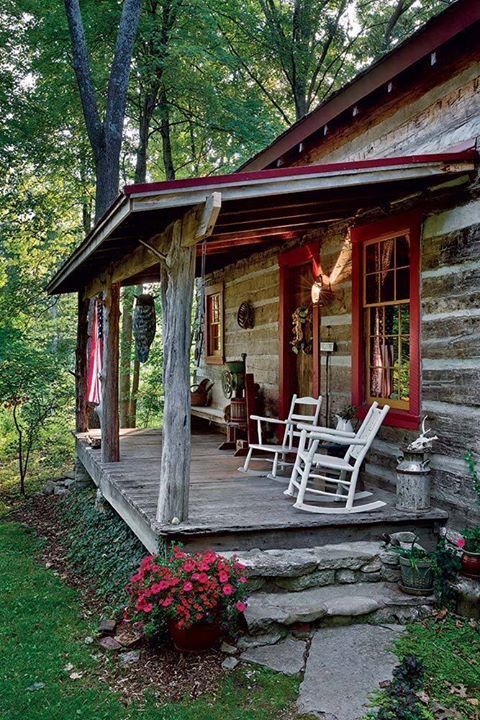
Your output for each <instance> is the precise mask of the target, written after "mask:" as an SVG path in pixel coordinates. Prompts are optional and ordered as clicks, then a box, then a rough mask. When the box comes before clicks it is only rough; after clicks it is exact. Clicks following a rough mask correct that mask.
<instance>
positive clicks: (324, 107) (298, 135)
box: [240, 0, 480, 171]
mask: <svg viewBox="0 0 480 720" xmlns="http://www.w3.org/2000/svg"><path fill="white" fill-rule="evenodd" d="M479 20H480V2H479V0H458V1H457V2H456V3H454V4H453V5H451V6H450V7H448V8H447V9H446V10H444V11H443V12H442V13H441V14H440V15H437V16H436V17H434V18H432V20H430V21H429V22H428V23H427V24H426V25H425V26H424V27H423V28H421V29H420V30H418V31H417V32H416V33H415V34H414V35H412V36H411V37H410V38H408V39H407V40H405V42H403V43H402V44H401V45H399V46H398V47H396V48H393V50H391V51H390V52H389V53H388V54H387V55H385V56H384V57H383V58H381V59H380V60H379V61H378V62H376V63H375V64H374V65H372V66H370V67H369V68H366V69H365V70H364V71H363V72H361V73H360V74H359V75H357V77H355V78H353V80H352V81H351V82H349V83H347V85H345V86H344V87H343V88H340V89H339V90H338V91H337V92H335V93H334V94H333V95H332V96H331V97H330V98H329V99H327V100H325V102H323V103H322V104H321V105H320V106H319V107H317V108H316V109H315V110H312V112H311V113H309V114H308V115H306V116H305V117H304V118H302V119H301V120H299V121H298V122H297V123H295V124H294V125H292V126H291V127H290V128H288V129H287V130H285V132H284V133H282V134H281V135H280V136H279V137H278V138H276V139H275V140H274V141H273V142H272V143H271V144H270V145H268V146H267V147H266V148H265V149H264V150H261V151H260V152H259V153H257V155H254V156H253V158H251V159H250V160H247V162H245V163H244V164H243V165H242V166H241V167H240V171H242V170H244V169H251V170H260V169H262V168H265V167H268V165H270V164H271V163H272V162H274V161H275V160H278V158H279V157H281V156H282V155H284V154H285V153H287V152H288V151H290V150H291V149H292V148H294V147H295V146H296V145H298V144H299V143H301V142H303V141H304V140H305V139H306V138H308V137H309V136H310V135H312V134H313V133H315V132H317V131H318V130H319V129H320V128H321V127H323V126H324V125H327V124H328V123H329V122H331V121H332V120H333V119H334V118H336V117H337V116H338V115H340V114H341V113H342V112H345V110H348V108H350V107H352V105H355V104H356V103H359V102H360V101H361V100H362V99H363V98H364V97H366V96H367V95H370V93H372V92H373V91H374V90H377V89H378V88H379V87H381V86H382V85H384V84H386V83H388V82H389V81H391V80H393V78H395V77H396V76H398V75H400V73H402V72H404V71H405V70H407V69H408V68H409V67H411V66H412V65H414V64H415V63H416V62H418V61H419V60H421V59H422V58H423V57H425V56H426V55H428V54H429V53H431V52H433V51H434V50H437V49H438V48H439V47H441V45H443V44H444V43H446V42H448V41H449V40H451V39H452V38H454V37H455V36H456V35H458V34H459V33H460V32H462V31H463V30H466V29H467V28H469V27H470V26H471V25H473V24H474V23H475V22H478V21H479Z"/></svg>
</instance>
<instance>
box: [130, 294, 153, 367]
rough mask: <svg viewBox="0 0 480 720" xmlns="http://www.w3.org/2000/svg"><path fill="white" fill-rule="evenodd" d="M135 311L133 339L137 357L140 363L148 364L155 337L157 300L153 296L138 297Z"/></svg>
mask: <svg viewBox="0 0 480 720" xmlns="http://www.w3.org/2000/svg"><path fill="white" fill-rule="evenodd" d="M135 297H136V303H135V309H134V311H133V337H134V338H135V347H136V350H137V357H138V359H139V361H140V362H146V361H147V360H148V355H149V352H150V346H151V344H152V342H153V338H154V337H155V329H156V315H155V298H154V296H153V295H147V294H144V295H136V296H135Z"/></svg>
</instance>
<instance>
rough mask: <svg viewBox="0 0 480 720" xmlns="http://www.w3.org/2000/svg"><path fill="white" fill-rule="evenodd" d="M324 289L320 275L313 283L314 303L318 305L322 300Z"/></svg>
mask: <svg viewBox="0 0 480 720" xmlns="http://www.w3.org/2000/svg"><path fill="white" fill-rule="evenodd" d="M322 289H323V281H322V276H321V275H319V276H318V277H317V278H316V279H315V281H314V283H313V285H312V305H318V303H319V302H320V295H321V293H322Z"/></svg>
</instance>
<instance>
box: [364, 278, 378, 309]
mask: <svg viewBox="0 0 480 720" xmlns="http://www.w3.org/2000/svg"><path fill="white" fill-rule="evenodd" d="M378 283H379V275H378V274H374V275H367V277H366V279H365V301H366V303H367V304H368V305H372V304H374V303H378V301H379V292H378Z"/></svg>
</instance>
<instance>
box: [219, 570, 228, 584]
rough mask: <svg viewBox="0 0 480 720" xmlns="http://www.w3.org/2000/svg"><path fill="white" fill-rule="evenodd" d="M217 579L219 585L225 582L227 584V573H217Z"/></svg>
mask: <svg viewBox="0 0 480 720" xmlns="http://www.w3.org/2000/svg"><path fill="white" fill-rule="evenodd" d="M218 579H219V580H220V582H221V583H226V582H228V573H226V572H219V573H218Z"/></svg>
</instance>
